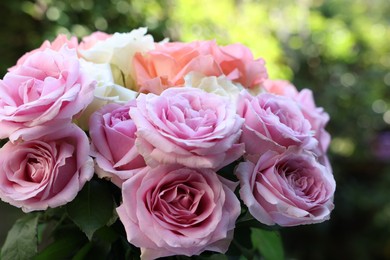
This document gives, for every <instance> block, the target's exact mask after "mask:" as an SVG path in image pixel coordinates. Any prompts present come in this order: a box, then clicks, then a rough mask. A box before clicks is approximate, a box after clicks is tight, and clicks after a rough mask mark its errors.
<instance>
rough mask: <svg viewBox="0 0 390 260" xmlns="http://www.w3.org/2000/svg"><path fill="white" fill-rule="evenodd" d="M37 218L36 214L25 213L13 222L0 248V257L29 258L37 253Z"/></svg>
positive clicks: (21, 259) (20, 259)
mask: <svg viewBox="0 0 390 260" xmlns="http://www.w3.org/2000/svg"><path fill="white" fill-rule="evenodd" d="M38 219H39V215H38V214H27V215H26V216H24V217H23V218H20V219H18V220H17V221H16V222H15V224H14V225H13V227H12V228H11V229H10V231H9V232H8V235H7V238H6V240H5V243H4V245H3V247H2V249H1V255H0V256H1V257H0V258H1V259H18V260H23V259H31V257H32V256H33V255H35V254H36V253H37V244H38V238H37V225H38Z"/></svg>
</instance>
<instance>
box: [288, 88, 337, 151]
mask: <svg viewBox="0 0 390 260" xmlns="http://www.w3.org/2000/svg"><path fill="white" fill-rule="evenodd" d="M295 100H296V101H297V102H298V103H299V106H300V107H301V110H302V113H303V115H304V116H305V118H306V119H307V120H308V121H309V122H310V125H311V128H312V131H313V132H314V137H315V138H316V139H317V140H318V146H317V147H316V149H315V150H314V151H315V153H316V154H317V155H318V156H323V155H325V154H326V152H327V150H328V148H329V144H330V139H331V137H330V134H329V133H328V132H327V131H326V130H325V127H326V125H327V123H328V121H329V114H328V113H326V112H325V111H324V109H323V108H322V107H317V106H316V104H315V102H314V98H313V92H312V91H311V90H309V89H303V90H301V91H300V92H299V94H298V95H297V96H296V97H295Z"/></svg>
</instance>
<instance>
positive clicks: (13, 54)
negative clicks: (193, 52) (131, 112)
mask: <svg viewBox="0 0 390 260" xmlns="http://www.w3.org/2000/svg"><path fill="white" fill-rule="evenodd" d="M389 14H390V1H388V0H371V1H368V0H329V1H325V0H313V1H309V0H297V1H288V0H279V1H272V2H271V1H261V0H226V1H222V0H221V1H209V0H144V1H142V0H67V1H62V0H35V1H34V0H1V2H0V15H1V21H0V25H1V30H0V39H1V40H0V59H1V62H0V74H1V77H2V76H3V75H4V74H5V73H6V70H7V68H8V67H11V66H13V65H14V64H15V63H16V60H17V59H18V58H19V57H20V56H21V55H22V54H23V53H25V52H26V51H29V50H31V49H34V48H37V47H38V46H40V45H41V43H42V42H43V41H44V40H45V39H49V40H52V39H54V38H55V36H56V35H57V34H58V33H66V34H73V35H76V36H78V37H82V36H85V35H88V34H90V33H91V32H93V31H96V30H100V31H105V32H108V33H114V32H117V31H118V32H127V31H130V30H132V29H134V28H138V27H140V26H146V27H148V29H149V33H150V34H152V35H153V36H154V38H155V40H157V41H159V40H162V39H164V38H166V37H167V38H170V39H171V40H172V41H174V40H180V41H192V40H208V39H216V41H217V42H218V43H219V44H221V45H225V44H230V43H236V42H241V43H243V44H245V45H246V46H248V47H249V48H250V49H251V50H252V51H253V53H254V56H255V57H256V58H258V57H263V58H264V59H265V60H266V62H267V68H268V71H269V75H270V78H273V79H277V78H283V79H288V80H291V81H292V82H293V83H294V84H295V85H296V86H297V87H298V88H299V89H301V88H310V89H312V90H313V91H314V95H315V98H316V102H317V105H318V106H322V107H324V108H325V110H326V111H327V112H328V113H329V114H330V116H331V121H330V122H329V124H328V127H327V130H328V131H329V132H330V133H331V135H332V138H333V139H332V143H331V146H330V151H329V156H330V159H331V162H332V166H333V170H334V175H335V179H336V181H337V191H336V194H335V205H336V208H335V210H334V211H333V213H332V216H331V220H330V221H327V222H325V223H322V224H317V225H309V226H298V227H293V228H284V229H282V231H281V232H282V238H283V243H284V247H285V250H286V252H285V254H286V257H287V258H288V259H390V167H389V166H390V163H389V162H390V16H389ZM21 214H22V213H21V211H20V210H19V209H15V208H13V207H11V206H9V205H7V204H4V203H0V222H1V223H0V244H3V241H4V239H5V236H6V233H7V230H8V229H9V228H10V226H11V225H12V224H13V222H14V221H15V220H16V218H17V217H18V216H19V215H21Z"/></svg>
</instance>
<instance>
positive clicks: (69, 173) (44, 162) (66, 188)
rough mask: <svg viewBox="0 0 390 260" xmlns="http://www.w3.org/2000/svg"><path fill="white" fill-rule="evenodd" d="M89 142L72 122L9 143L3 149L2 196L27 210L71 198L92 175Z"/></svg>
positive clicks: (1, 159)
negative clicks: (52, 130) (31, 137)
mask: <svg viewBox="0 0 390 260" xmlns="http://www.w3.org/2000/svg"><path fill="white" fill-rule="evenodd" d="M88 153H89V141H88V137H87V136H86V134H85V133H84V132H83V131H82V130H81V129H80V128H79V127H77V126H76V125H73V124H69V125H68V126H67V127H65V128H63V129H61V131H58V132H56V133H52V134H49V135H46V136H43V137H41V138H40V139H38V140H32V141H24V142H18V143H11V142H8V143H6V144H5V145H4V146H3V147H2V148H1V149H0V165H1V167H0V198H1V199H2V200H3V201H5V202H8V203H10V204H12V205H14V206H16V207H21V208H22V210H23V211H24V212H30V211H34V210H46V209H47V208H48V207H50V208H55V207H58V206H61V205H64V204H66V203H68V202H70V201H72V200H73V199H74V198H75V197H76V195H77V193H78V192H79V191H80V190H81V188H82V187H83V186H84V184H85V183H86V182H87V181H88V180H90V179H91V178H92V176H93V173H94V170H93V161H92V158H91V157H89V156H88Z"/></svg>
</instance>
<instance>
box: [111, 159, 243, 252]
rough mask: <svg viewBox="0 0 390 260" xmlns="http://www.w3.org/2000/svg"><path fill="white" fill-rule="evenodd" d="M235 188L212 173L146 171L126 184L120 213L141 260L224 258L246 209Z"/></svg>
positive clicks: (165, 169)
mask: <svg viewBox="0 0 390 260" xmlns="http://www.w3.org/2000/svg"><path fill="white" fill-rule="evenodd" d="M235 186H236V184H235V183H233V182H231V181H228V180H226V179H224V178H222V177H220V176H218V175H217V174H216V173H215V172H214V171H212V170H209V169H191V168H180V167H179V166H172V165H170V166H159V167H156V168H149V167H147V168H145V169H144V170H143V171H142V173H141V172H140V173H139V174H137V175H135V176H134V177H132V178H130V179H129V180H127V181H126V182H124V184H123V186H122V197H123V203H122V205H121V206H120V207H118V208H117V212H118V215H119V218H120V220H121V221H122V223H123V225H124V227H125V230H126V234H127V239H128V241H129V242H130V243H131V244H133V245H135V246H137V247H140V248H141V259H142V260H149V259H156V258H158V257H164V256H170V255H187V256H192V255H199V254H200V253H202V252H203V251H205V250H209V251H216V252H220V253H225V252H226V251H227V249H228V247H229V244H230V242H231V240H232V238H233V231H234V227H235V222H236V220H237V218H238V216H239V214H240V210H241V207H240V203H239V201H238V199H237V197H236V196H235V194H234V192H233V191H234V189H235Z"/></svg>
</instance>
